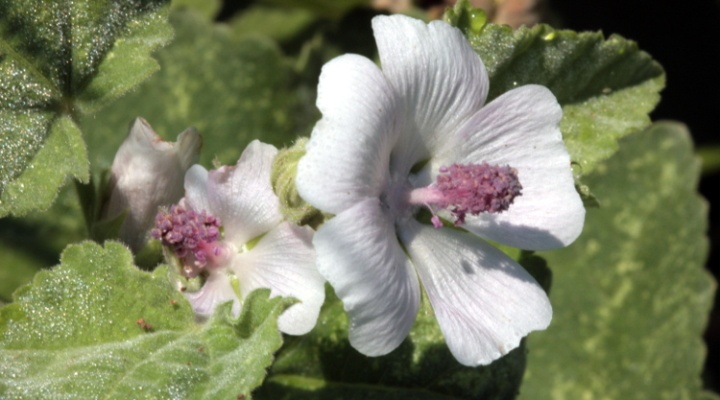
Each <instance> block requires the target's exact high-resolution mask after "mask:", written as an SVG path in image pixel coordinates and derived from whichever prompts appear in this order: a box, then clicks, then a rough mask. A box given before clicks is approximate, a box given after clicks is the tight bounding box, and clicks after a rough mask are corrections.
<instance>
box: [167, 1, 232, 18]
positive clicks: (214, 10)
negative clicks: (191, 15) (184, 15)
mask: <svg viewBox="0 0 720 400" xmlns="http://www.w3.org/2000/svg"><path fill="white" fill-rule="evenodd" d="M183 8H189V9H192V10H195V11H197V12H198V13H200V14H201V15H203V16H204V17H205V18H207V20H208V21H212V20H214V19H215V17H216V16H217V15H218V13H219V12H220V9H221V8H222V1H221V0H174V1H173V2H172V9H173V10H175V9H183Z"/></svg>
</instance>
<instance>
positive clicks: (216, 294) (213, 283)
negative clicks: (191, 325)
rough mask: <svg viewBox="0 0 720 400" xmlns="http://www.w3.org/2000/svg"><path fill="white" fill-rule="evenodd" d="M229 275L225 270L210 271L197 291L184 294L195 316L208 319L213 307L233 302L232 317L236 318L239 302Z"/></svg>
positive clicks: (238, 311)
mask: <svg viewBox="0 0 720 400" xmlns="http://www.w3.org/2000/svg"><path fill="white" fill-rule="evenodd" d="M231 274H232V272H231V271H230V270H228V269H226V268H223V269H220V270H215V271H212V273H210V275H209V276H208V278H207V281H205V284H204V285H203V287H202V288H201V289H200V290H199V291H197V292H193V293H185V297H186V298H187V299H188V301H190V305H192V308H193V311H195V314H197V315H200V316H203V317H208V316H210V315H212V313H213V312H214V311H215V307H217V306H219V305H220V304H223V303H226V302H228V301H233V308H232V312H233V315H234V316H236V317H237V316H238V315H239V313H240V300H239V299H238V297H237V295H236V294H235V291H234V290H233V287H232V285H231V284H230V281H231V279H232V275H231Z"/></svg>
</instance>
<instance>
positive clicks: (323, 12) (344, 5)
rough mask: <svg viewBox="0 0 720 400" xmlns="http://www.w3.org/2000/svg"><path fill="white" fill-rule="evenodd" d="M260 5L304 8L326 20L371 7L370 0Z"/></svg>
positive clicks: (273, 0) (286, 0)
mask: <svg viewBox="0 0 720 400" xmlns="http://www.w3.org/2000/svg"><path fill="white" fill-rule="evenodd" d="M260 3H264V4H268V5H274V6H277V7H285V8H304V9H306V10H308V11H311V12H312V13H313V14H316V15H320V16H323V17H326V18H340V17H342V16H343V15H345V14H346V13H347V12H349V11H350V10H352V9H353V8H357V7H369V6H370V3H371V1H370V0H260Z"/></svg>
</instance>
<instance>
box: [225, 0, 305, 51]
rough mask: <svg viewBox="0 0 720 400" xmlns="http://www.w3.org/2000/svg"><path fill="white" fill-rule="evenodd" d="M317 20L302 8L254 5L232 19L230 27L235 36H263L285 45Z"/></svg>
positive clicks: (296, 38) (297, 37)
mask: <svg viewBox="0 0 720 400" xmlns="http://www.w3.org/2000/svg"><path fill="white" fill-rule="evenodd" d="M318 19H319V17H318V15H316V14H314V13H313V12H311V11H310V10H307V9H304V8H290V7H272V6H268V5H264V4H255V5H253V6H250V7H248V8H247V9H246V10H243V12H242V13H240V14H238V15H237V16H236V17H235V18H233V19H232V21H231V22H230V27H231V28H232V30H233V31H234V32H235V34H236V35H237V36H242V35H265V36H267V37H269V38H272V39H273V40H276V41H278V42H280V43H286V42H291V41H293V40H295V41H297V40H298V39H299V36H300V34H301V33H303V32H305V31H307V30H308V29H309V28H310V27H311V26H312V25H313V24H315V23H316V22H317V21H318Z"/></svg>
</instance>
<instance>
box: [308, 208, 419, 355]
mask: <svg viewBox="0 0 720 400" xmlns="http://www.w3.org/2000/svg"><path fill="white" fill-rule="evenodd" d="M313 244H314V245H315V249H316V251H317V254H318V269H319V270H320V273H321V274H323V276H325V278H326V279H327V280H328V282H330V284H331V285H332V286H333V288H334V289H335V293H336V294H337V295H338V297H339V298H340V299H341V300H342V302H343V304H344V306H345V311H347V313H348V315H349V317H350V344H352V346H353V347H355V348H356V349H357V350H358V351H360V352H361V353H363V354H365V355H369V356H379V355H383V354H387V353H389V352H391V351H392V350H394V349H395V348H396V347H397V346H399V345H400V343H401V342H402V341H403V339H404V338H405V337H406V336H407V334H408V332H409V331H410V328H411V327H412V324H413V322H414V321H415V317H416V316H417V311H418V307H419V305H420V290H419V286H418V282H417V276H416V275H415V272H414V271H413V270H412V267H411V266H410V263H409V262H408V259H407V256H406V255H405V253H404V252H403V250H402V248H401V247H400V245H399V244H398V242H397V238H396V237H395V228H394V225H393V221H392V220H390V219H389V218H387V216H386V215H385V213H384V212H383V210H382V209H381V208H380V204H379V202H378V200H377V199H366V200H363V201H362V202H360V203H358V204H356V205H355V206H354V207H352V208H350V209H348V210H346V211H345V212H343V213H341V214H338V215H337V216H336V217H335V218H333V219H331V220H330V221H329V222H326V223H325V224H324V225H322V226H321V227H320V229H319V230H318V231H317V233H316V234H315V238H314V239H313Z"/></svg>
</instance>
